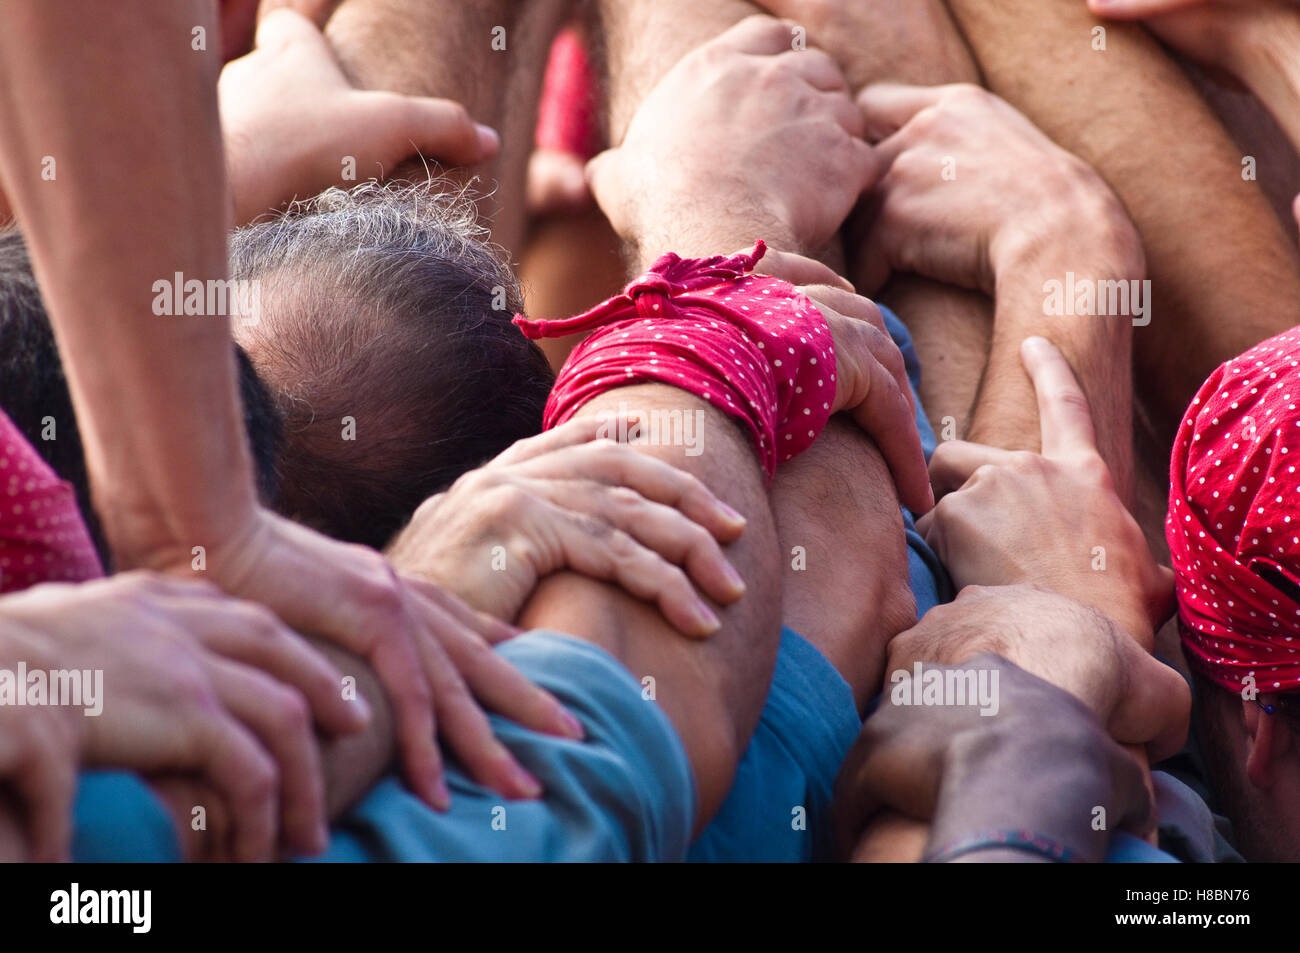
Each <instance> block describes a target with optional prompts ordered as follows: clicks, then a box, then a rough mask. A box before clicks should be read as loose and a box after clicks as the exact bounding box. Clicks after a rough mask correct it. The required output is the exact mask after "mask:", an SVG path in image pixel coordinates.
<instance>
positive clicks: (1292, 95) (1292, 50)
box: [1240, 9, 1300, 150]
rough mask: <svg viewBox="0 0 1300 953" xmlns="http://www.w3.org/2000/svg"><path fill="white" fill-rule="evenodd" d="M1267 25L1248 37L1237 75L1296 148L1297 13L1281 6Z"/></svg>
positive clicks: (1299, 126)
mask: <svg viewBox="0 0 1300 953" xmlns="http://www.w3.org/2000/svg"><path fill="white" fill-rule="evenodd" d="M1267 27H1268V29H1267V30H1264V29H1260V30H1258V31H1257V32H1256V33H1255V35H1253V36H1252V37H1251V38H1250V42H1249V44H1248V47H1247V50H1246V54H1245V55H1244V56H1242V57H1241V62H1240V73H1241V77H1242V79H1243V81H1244V82H1245V83H1246V85H1247V86H1248V87H1249V88H1250V90H1251V92H1253V93H1254V94H1255V95H1256V96H1258V97H1259V99H1260V101H1261V102H1262V103H1263V104H1264V105H1265V107H1267V108H1268V111H1269V112H1270V113H1272V114H1273V118H1274V119H1276V120H1277V123H1278V125H1279V126H1281V127H1282V130H1283V131H1284V132H1285V133H1286V136H1287V138H1288V139H1290V140H1291V144H1292V145H1293V146H1294V147H1295V148H1296V149H1297V150H1300V15H1297V14H1296V12H1295V11H1294V10H1290V9H1288V10H1285V11H1284V12H1283V14H1282V15H1281V16H1279V17H1277V18H1276V19H1274V20H1270V21H1268V23H1267Z"/></svg>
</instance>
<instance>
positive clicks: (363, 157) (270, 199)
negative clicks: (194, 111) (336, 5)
mask: <svg viewBox="0 0 1300 953" xmlns="http://www.w3.org/2000/svg"><path fill="white" fill-rule="evenodd" d="M217 92H218V95H219V99H220V107H221V123H222V127H223V129H224V132H225V136H226V142H227V150H228V156H229V165H230V181H231V190H232V191H233V193H234V195H235V218H236V222H237V223H240V224H242V223H244V222H248V221H251V220H253V219H254V218H256V217H257V216H258V215H261V214H262V213H263V212H266V211H268V210H270V209H275V208H279V207H280V206H281V205H283V204H284V203H286V202H288V201H290V200H291V199H293V198H295V197H297V198H303V199H305V198H310V197H311V196H313V195H316V194H317V193H318V192H320V191H321V190H323V189H325V188H327V187H328V186H331V185H343V186H346V185H348V184H349V180H344V179H343V178H342V174H343V172H344V162H345V160H346V159H349V158H350V159H351V160H353V162H354V165H355V174H356V176H358V177H359V178H360V179H362V180H364V179H367V178H369V177H371V176H375V177H378V178H382V177H383V176H385V175H386V174H388V173H390V172H392V170H393V169H394V168H395V167H396V166H397V165H398V164H399V163H400V162H401V161H402V160H403V159H406V158H408V157H410V156H412V155H414V154H416V153H417V152H418V153H421V154H423V155H426V156H428V157H430V158H433V159H438V160H440V161H443V162H446V163H448V164H452V165H471V164H473V163H475V162H480V161H482V160H484V159H488V158H491V157H492V156H493V155H494V154H495V153H496V151H497V148H498V139H497V135H496V133H495V132H494V131H493V130H491V129H489V128H488V127H486V126H480V125H476V124H475V123H474V122H473V121H472V120H471V119H470V117H469V115H468V114H467V113H466V112H465V109H464V108H463V107H462V106H461V105H460V104H458V103H454V102H451V101H450V100H446V99H430V98H427V97H423V96H403V95H400V94H398V93H389V92H378V91H368V90H359V89H355V88H353V87H352V85H351V84H350V83H349V82H348V80H347V78H346V77H345V76H344V75H343V71H342V69H341V68H340V67H339V64H338V61H337V60H336V59H335V57H334V54H333V51H332V50H331V49H330V46H329V44H328V43H327V42H326V40H325V37H324V36H322V35H321V33H320V30H319V29H317V27H316V26H314V25H313V24H312V23H311V21H310V20H308V19H306V18H305V17H303V16H302V15H301V14H299V13H296V12H294V11H292V10H276V11H275V12H273V13H271V14H268V15H267V16H266V17H264V18H263V19H262V21H261V23H260V24H259V25H258V28H257V46H256V48H255V49H254V50H253V52H252V53H249V54H248V55H247V56H244V57H241V58H239V59H237V60H234V61H232V62H231V63H229V64H228V65H227V66H226V67H225V69H223V70H222V71H221V79H220V81H219V82H218V84H217Z"/></svg>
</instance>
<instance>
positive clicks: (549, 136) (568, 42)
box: [536, 27, 600, 159]
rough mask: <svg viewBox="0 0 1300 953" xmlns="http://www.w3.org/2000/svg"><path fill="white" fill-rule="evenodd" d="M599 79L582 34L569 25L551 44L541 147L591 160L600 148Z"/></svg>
mask: <svg viewBox="0 0 1300 953" xmlns="http://www.w3.org/2000/svg"><path fill="white" fill-rule="evenodd" d="M595 90H596V82H595V77H594V76H593V74H592V71H591V64H590V62H589V61H588V58H587V48H586V46H585V45H584V44H583V41H582V36H581V34H580V33H579V32H578V30H577V29H575V28H574V27H566V28H565V29H564V30H562V31H560V33H559V34H558V35H557V36H556V37H555V42H554V43H552V44H551V55H550V59H549V60H548V61H547V63H546V78H545V80H544V81H543V84H542V96H541V100H540V101H539V103H538V106H537V133H536V144H537V147H538V148H539V149H555V150H557V151H559V152H571V153H573V154H574V155H576V156H580V157H581V158H583V159H590V158H591V157H592V156H594V155H595V154H596V153H597V152H599V151H600V133H599V130H598V129H597V126H596V97H595Z"/></svg>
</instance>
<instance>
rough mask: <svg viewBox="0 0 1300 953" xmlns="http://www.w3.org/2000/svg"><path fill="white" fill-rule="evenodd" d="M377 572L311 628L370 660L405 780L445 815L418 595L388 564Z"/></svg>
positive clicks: (343, 595)
mask: <svg viewBox="0 0 1300 953" xmlns="http://www.w3.org/2000/svg"><path fill="white" fill-rule="evenodd" d="M380 574H382V577H383V578H382V579H379V578H376V579H373V580H371V581H368V582H362V581H360V580H356V586H357V591H355V592H342V593H340V594H339V596H340V598H339V600H338V602H336V603H334V605H337V606H338V607H339V611H338V612H335V613H321V617H320V621H321V622H322V623H324V624H322V625H318V626H314V627H311V628H313V629H315V631H318V632H319V633H320V634H321V635H322V636H323V637H325V638H328V639H330V640H331V641H334V642H336V643H337V644H338V645H340V646H342V647H343V648H346V649H348V650H349V651H351V652H354V653H355V654H357V655H360V656H361V657H362V658H365V659H368V660H369V661H370V664H371V666H372V667H373V668H374V670H375V674H376V675H377V676H378V677H379V679H380V681H381V682H382V683H383V685H384V687H385V689H386V690H387V692H388V698H389V701H390V702H391V703H392V706H393V714H394V720H395V725H394V727H395V730H396V734H397V742H398V748H399V749H400V750H401V752H402V767H403V770H404V773H405V775H406V778H407V781H408V783H409V784H410V785H411V788H412V790H413V791H415V793H416V794H417V795H418V796H419V797H421V798H422V799H424V800H425V801H426V802H427V803H428V804H429V805H430V806H432V807H434V808H435V809H437V810H439V811H445V810H446V809H447V807H448V806H449V805H450V803H451V795H450V794H449V793H448V791H447V785H446V783H445V781H444V780H443V777H442V754H441V752H440V751H439V750H438V743H437V735H436V731H435V725H434V706H433V698H432V694H431V691H430V687H429V683H428V681H427V680H426V678H425V675H424V666H423V665H422V656H421V654H420V650H419V649H418V648H417V642H418V641H419V633H418V631H417V628H416V622H415V618H414V616H413V614H412V613H413V605H412V602H413V600H415V599H416V598H417V596H416V594H415V593H414V592H412V591H410V590H409V589H407V588H406V586H405V585H404V584H403V583H402V582H401V580H400V579H398V578H397V575H396V574H395V573H394V572H393V570H392V568H391V567H390V566H389V565H388V563H387V562H382V561H381V562H380V564H379V565H378V567H377V570H376V575H377V576H378V575H380ZM349 581H352V580H349Z"/></svg>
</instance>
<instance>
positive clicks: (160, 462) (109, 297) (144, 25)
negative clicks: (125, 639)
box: [0, 0, 254, 562]
mask: <svg viewBox="0 0 1300 953" xmlns="http://www.w3.org/2000/svg"><path fill="white" fill-rule="evenodd" d="M212 14H213V9H212V5H211V4H208V3H203V2H200V0H188V2H176V3H168V4H165V5H162V6H159V5H158V4H156V3H153V2H150V0H121V2H119V3H113V4H106V5H97V6H95V7H94V9H93V11H92V10H90V9H89V8H88V6H87V5H86V4H85V3H80V2H76V0H13V2H10V3H8V4H6V7H5V14H4V15H5V28H4V30H3V31H0V178H2V179H3V186H4V189H5V191H6V192H7V193H8V195H9V198H10V200H11V201H12V203H13V205H14V208H15V211H16V213H17V216H18V219H19V221H20V223H21V225H22V228H23V231H24V233H25V235H26V237H27V241H28V245H29V247H30V248H31V252H32V259H33V267H34V269H35V271H36V274H37V277H38V279H39V280H40V283H41V288H42V292H43V293H44V295H45V300H46V304H47V307H48V309H49V312H50V317H51V321H52V323H53V325H54V328H55V332H56V335H57V337H58V341H59V347H60V351H61V353H62V355H63V358H64V364H65V367H66V368H67V372H68V378H69V384H70V387H71V390H72V395H73V400H74V402H75V405H76V410H77V418H78V422H79V424H80V427H81V433H82V439H83V441H84V443H85V447H86V458H87V465H88V469H89V471H90V475H91V481H92V484H93V486H94V490H95V496H96V500H97V503H98V505H99V507H100V508H101V512H102V514H103V522H104V526H105V529H106V531H107V533H108V536H109V539H110V541H111V542H112V543H113V544H114V546H115V547H124V548H125V550H126V556H127V560H126V561H128V562H129V561H131V557H132V556H133V555H134V553H133V549H134V548H135V547H136V545H137V541H136V540H135V539H132V538H130V537H131V535H132V532H133V531H131V530H128V529H127V527H128V526H131V527H133V526H136V525H139V523H140V521H141V519H142V518H143V519H144V520H146V521H148V522H149V524H150V526H151V527H154V528H155V529H154V532H156V534H157V538H158V539H159V540H165V541H167V542H173V543H180V544H188V543H189V542H191V541H192V542H194V543H200V542H202V541H203V539H202V537H203V535H204V532H205V530H207V529H209V528H214V527H217V526H219V525H221V524H222V522H223V521H224V522H229V521H230V520H232V519H235V518H238V516H239V514H240V513H241V511H243V510H244V509H245V508H251V505H252V503H253V500H254V494H253V485H252V480H251V477H250V474H251V468H250V465H249V461H248V456H247V451H246V448H245V442H244V436H243V430H242V425H241V420H240V412H239V404H238V395H237V391H236V388H235V368H234V364H233V359H232V354H231V348H230V332H229V328H228V323H227V318H226V317H225V316H223V315H207V314H204V315H189V316H160V315H158V314H156V313H155V309H154V301H155V297H156V296H158V292H157V290H156V289H155V287H154V285H155V282H159V281H163V282H166V283H167V287H168V288H169V289H170V288H171V285H172V283H173V282H175V281H176V276H177V274H180V275H183V280H190V279H197V280H199V281H205V282H206V281H207V280H209V279H224V278H225V275H226V226H227V222H228V219H229V215H230V209H229V207H228V198H227V194H226V189H225V170H224V163H223V158H222V147H221V132H220V126H219V122H218V119H217V108H216V94H215V81H216V72H217V67H218V60H217V51H216V49H215V45H216V43H217V24H216V22H215V21H214V18H213V15H212ZM196 29H202V30H205V31H206V36H207V41H208V45H209V47H210V49H209V50H208V51H207V52H203V51H196V50H194V49H192V48H191V43H192V41H193V37H194V33H193V31H194V30H196ZM86 33H91V34H92V35H93V40H92V41H89V42H87V41H85V40H83V39H76V38H77V37H82V36H83V35H84V34H86ZM124 115H131V116H133V117H136V119H137V121H135V122H133V123H132V125H131V128H130V130H129V132H128V131H126V130H124V128H123V125H122V122H123V120H122V117H123V116H124ZM145 117H147V118H145ZM204 297H205V302H206V295H205V296H204ZM166 299H167V301H168V302H171V301H172V300H173V297H172V294H171V292H170V291H169V292H168V294H167V295H166ZM151 542H152V540H151ZM188 548H189V546H188V545H185V549H186V550H188Z"/></svg>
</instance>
